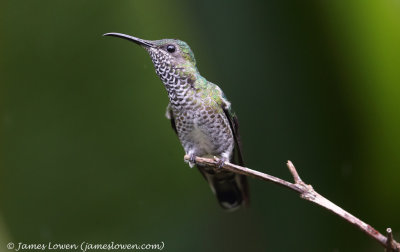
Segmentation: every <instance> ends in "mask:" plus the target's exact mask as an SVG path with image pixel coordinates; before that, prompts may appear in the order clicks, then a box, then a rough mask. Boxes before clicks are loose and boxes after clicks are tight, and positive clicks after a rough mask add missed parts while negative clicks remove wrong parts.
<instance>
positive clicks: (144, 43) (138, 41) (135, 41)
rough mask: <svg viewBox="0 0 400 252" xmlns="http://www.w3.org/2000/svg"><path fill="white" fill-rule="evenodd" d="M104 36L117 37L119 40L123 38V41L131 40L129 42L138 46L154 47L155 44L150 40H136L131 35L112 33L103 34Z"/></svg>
mask: <svg viewBox="0 0 400 252" xmlns="http://www.w3.org/2000/svg"><path fill="white" fill-rule="evenodd" d="M103 36H112V37H117V38H123V39H126V40H129V41H132V42H134V43H136V44H138V45H142V46H147V47H154V44H153V43H151V42H150V41H148V40H144V39H140V38H136V37H133V36H129V35H126V34H123V33H116V32H110V33H106V34H103Z"/></svg>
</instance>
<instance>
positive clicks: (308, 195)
mask: <svg viewBox="0 0 400 252" xmlns="http://www.w3.org/2000/svg"><path fill="white" fill-rule="evenodd" d="M184 159H185V160H186V161H189V160H190V156H189V155H185V157H184ZM195 160H196V164H198V165H205V166H212V167H214V168H215V169H225V170H228V171H231V172H235V173H238V174H242V175H246V176H250V177H254V178H258V179H261V180H265V181H268V182H272V183H274V184H278V185H280V186H283V187H286V188H288V189H291V190H293V191H295V192H297V193H299V194H300V197H301V198H302V199H305V200H307V201H311V202H313V203H314V204H317V205H319V206H321V207H323V208H325V209H327V210H329V211H330V212H332V213H334V214H336V215H338V216H340V217H341V218H343V219H345V220H346V221H347V222H349V223H351V224H353V225H354V226H356V227H358V228H359V229H361V231H363V232H364V233H366V234H367V235H368V236H370V237H371V238H373V239H375V240H376V241H377V242H379V243H380V244H381V245H382V246H383V247H384V248H386V251H388V252H400V243H398V242H397V241H395V240H394V239H393V234H392V230H391V229H390V228H388V229H387V230H386V233H387V235H386V236H384V235H383V234H381V233H379V232H378V231H377V230H375V229H374V228H373V227H371V226H370V225H368V224H367V223H365V222H363V221H362V220H360V219H358V218H357V217H355V216H354V215H352V214H350V213H349V212H347V211H345V210H344V209H342V208H340V207H339V206H337V205H335V204H334V203H332V202H331V201H329V200H328V199H326V198H325V197H323V196H322V195H321V194H319V193H317V192H316V191H315V190H314V188H313V187H312V186H311V185H308V184H306V183H304V182H303V181H302V180H301V178H300V176H299V174H298V173H297V170H296V168H295V167H294V165H293V163H292V162H291V161H288V162H287V167H288V168H289V171H290V173H291V174H292V176H293V179H294V183H291V182H288V181H286V180H283V179H280V178H277V177H274V176H271V175H268V174H265V173H262V172H258V171H255V170H252V169H249V168H246V167H242V166H239V165H235V164H231V163H229V162H225V163H224V165H223V166H222V167H221V168H218V165H219V163H218V161H219V159H218V158H215V157H214V159H211V158H202V157H196V158H195Z"/></svg>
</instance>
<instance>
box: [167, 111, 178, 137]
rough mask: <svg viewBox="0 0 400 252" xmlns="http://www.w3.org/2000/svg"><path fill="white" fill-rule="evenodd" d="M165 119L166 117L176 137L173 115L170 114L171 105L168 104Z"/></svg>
mask: <svg viewBox="0 0 400 252" xmlns="http://www.w3.org/2000/svg"><path fill="white" fill-rule="evenodd" d="M165 117H167V118H168V119H169V120H170V122H171V127H172V129H173V130H174V131H175V133H176V135H178V131H177V130H176V125H175V118H174V113H172V109H171V104H169V103H168V106H167V111H166V112H165Z"/></svg>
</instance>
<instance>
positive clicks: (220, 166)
mask: <svg viewBox="0 0 400 252" xmlns="http://www.w3.org/2000/svg"><path fill="white" fill-rule="evenodd" d="M214 158H215V159H216V157H214ZM225 162H226V158H223V157H222V158H220V159H218V161H217V168H218V169H221V168H222V167H223V166H224V165H225Z"/></svg>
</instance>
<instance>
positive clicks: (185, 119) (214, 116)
mask: <svg viewBox="0 0 400 252" xmlns="http://www.w3.org/2000/svg"><path fill="white" fill-rule="evenodd" d="M103 36H113V37H118V38H122V39H126V40H129V41H131V42H133V43H135V44H137V45H139V46H141V47H142V48H144V49H145V50H146V51H147V52H148V53H149V55H150V57H151V60H152V62H153V64H154V68H155V71H156V74H157V75H158V76H159V77H160V79H161V81H162V83H163V84H164V87H165V88H166V91H167V94H168V98H169V104H168V105H167V109H166V117H167V118H168V119H169V120H170V122H171V126H172V128H173V130H174V131H175V133H176V134H177V136H178V138H179V140H180V142H181V144H182V146H183V149H184V151H185V152H186V154H187V155H189V156H190V160H189V166H190V167H193V166H196V167H197V168H198V170H199V171H200V173H201V174H202V175H203V177H204V178H205V180H206V181H207V182H208V184H209V185H210V187H211V190H212V192H213V193H214V194H215V195H216V198H217V200H218V202H219V204H220V205H221V207H222V208H223V209H226V210H235V209H237V208H239V207H240V206H242V205H247V204H248V201H249V196H248V195H249V193H248V185H247V179H246V176H244V175H239V174H236V173H232V172H229V171H226V170H224V169H221V167H222V166H223V164H224V163H225V162H227V161H229V162H231V163H235V164H238V165H241V166H243V165H244V163H243V157H242V150H241V143H240V135H239V124H238V120H237V117H236V115H235V113H233V111H232V109H231V103H230V102H229V101H228V100H227V98H226V96H225V95H224V93H223V92H222V90H221V88H220V87H218V86H217V85H216V84H214V83H212V82H210V81H208V80H206V79H205V78H204V77H203V76H201V75H200V73H199V71H198V69H197V66H196V59H195V57H194V54H193V52H192V50H191V49H190V47H189V45H188V44H187V43H186V42H184V41H181V40H178V39H161V40H144V39H140V38H137V37H133V36H130V35H126V34H122V33H114V32H112V33H106V34H104V35H103ZM196 156H199V157H211V158H213V157H218V158H219V164H218V165H219V168H217V169H215V168H213V167H207V166H204V165H199V164H198V165H196V162H195V157H196Z"/></svg>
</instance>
